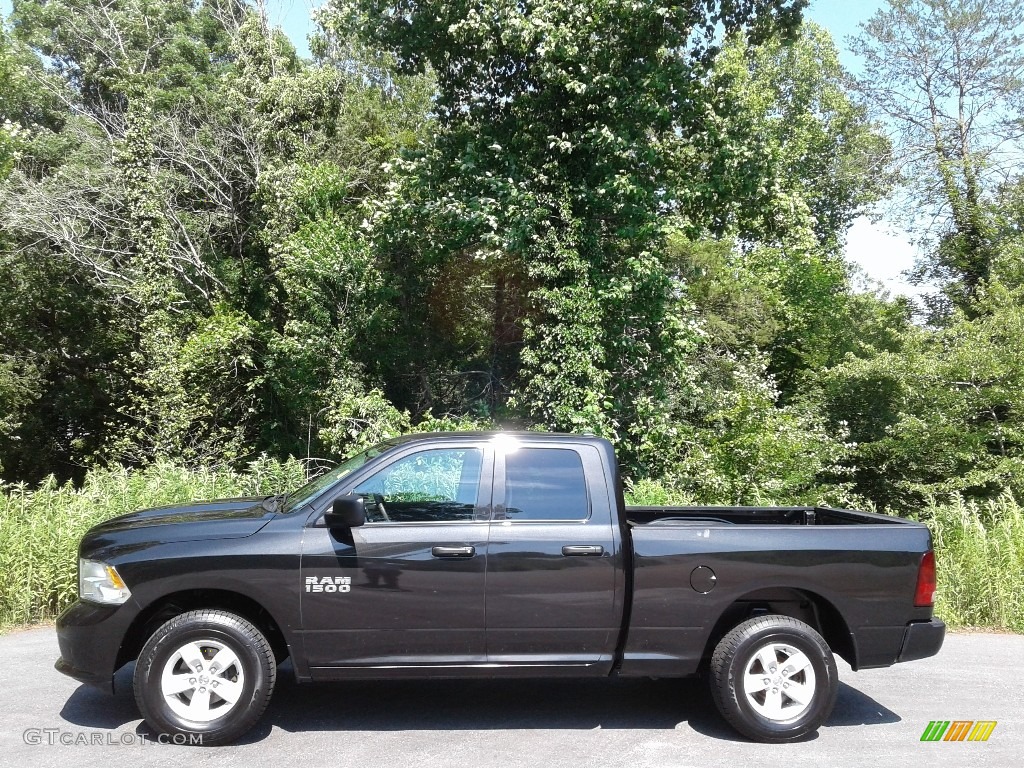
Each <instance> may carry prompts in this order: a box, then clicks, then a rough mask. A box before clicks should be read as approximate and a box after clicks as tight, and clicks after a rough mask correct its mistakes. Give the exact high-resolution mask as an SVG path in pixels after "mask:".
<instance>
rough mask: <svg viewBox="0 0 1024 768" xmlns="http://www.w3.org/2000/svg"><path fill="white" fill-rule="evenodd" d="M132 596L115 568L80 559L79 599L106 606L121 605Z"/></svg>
mask: <svg viewBox="0 0 1024 768" xmlns="http://www.w3.org/2000/svg"><path fill="white" fill-rule="evenodd" d="M131 596H132V593H131V590H130V589H128V587H127V585H126V584H125V583H124V581H123V580H122V579H121V576H120V575H119V574H118V572H117V569H115V568H114V566H112V565H107V564H106V563H100V562H97V561H96V560H85V559H84V558H82V559H79V561H78V597H79V598H81V599H82V600H89V601H91V602H93V603H103V604H104V605H121V603H123V602H124V601H125V600H127V599H128V598H129V597H131Z"/></svg>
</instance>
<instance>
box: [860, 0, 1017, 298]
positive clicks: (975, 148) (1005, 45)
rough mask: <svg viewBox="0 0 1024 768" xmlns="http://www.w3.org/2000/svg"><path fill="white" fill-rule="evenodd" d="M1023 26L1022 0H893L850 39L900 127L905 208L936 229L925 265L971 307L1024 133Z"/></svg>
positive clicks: (881, 104)
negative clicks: (1000, 191)
mask: <svg viewBox="0 0 1024 768" xmlns="http://www.w3.org/2000/svg"><path fill="white" fill-rule="evenodd" d="M1022 35H1024V7H1022V6H1021V4H1020V3H1018V2H1014V0H890V2H889V4H888V7H886V8H882V9H880V10H879V11H877V12H876V13H875V15H874V16H873V17H872V18H871V19H870V20H869V21H868V22H867V23H866V24H865V25H863V32H862V34H861V35H860V36H859V37H857V38H855V39H854V40H853V45H854V51H855V52H856V53H858V54H859V55H860V56H861V57H862V58H863V59H864V72H863V74H862V75H861V77H860V78H859V79H858V81H857V87H858V89H859V90H860V91H861V92H862V93H863V94H864V95H865V97H866V98H867V99H868V100H869V101H870V103H871V105H872V106H873V108H874V109H875V110H877V111H878V113H879V114H880V115H882V116H883V117H884V118H885V119H886V120H887V121H888V123H889V124H890V125H891V127H892V133H893V144H894V148H895V155H896V165H897V167H898V168H899V169H900V172H901V177H902V182H903V191H904V194H905V198H906V200H907V202H908V207H909V213H908V215H907V220H908V222H909V223H910V224H911V225H917V226H918V227H919V228H920V227H921V226H922V225H923V226H924V227H925V232H926V233H927V234H930V235H931V238H932V247H931V248H929V249H928V251H927V253H926V255H925V257H924V259H923V260H922V261H921V263H920V265H919V268H918V277H919V279H921V280H936V281H938V282H939V283H940V284H941V285H942V286H944V292H945V295H946V297H947V299H948V302H951V305H952V306H955V307H959V308H960V309H963V310H965V311H968V312H970V311H974V309H973V305H972V303H971V302H972V300H973V299H974V298H975V296H976V295H977V293H978V291H979V289H980V287H981V286H982V285H983V284H984V282H985V281H986V280H987V279H988V278H989V276H990V274H991V267H992V261H993V259H994V258H995V254H996V252H997V251H996V248H995V246H994V243H993V234H994V233H993V222H992V221H991V216H990V209H989V206H990V204H991V202H992V200H993V192H994V191H995V189H996V188H997V186H998V185H999V184H1000V183H1001V182H1002V181H1003V180H1004V179H1005V178H1006V175H1007V174H1008V173H1012V172H1013V171H1014V170H1015V167H1016V165H1017V153H1019V151H1020V146H1019V142H1020V139H1021V138H1022V137H1024V121H1022V119H1021V118H1022V112H1021V100H1020V99H1021V94H1022V93H1024V46H1022V43H1024V36H1022ZM937 309H938V310H939V314H940V315H941V314H942V313H944V312H948V307H947V308H946V309H942V307H941V306H939V307H937Z"/></svg>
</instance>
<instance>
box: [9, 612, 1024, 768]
mask: <svg viewBox="0 0 1024 768" xmlns="http://www.w3.org/2000/svg"><path fill="white" fill-rule="evenodd" d="M57 655H58V653H57V641H56V638H55V635H54V631H53V628H52V627H43V628H37V629H29V630H22V631H15V632H12V633H9V634H7V635H3V636H0V659H2V660H3V666H2V669H3V670H4V671H5V672H6V674H7V679H6V681H5V682H4V684H3V685H0V765H2V766H12V767H13V766H17V767H18V768H49V767H50V766H59V767H60V768H71V767H73V768H80V766H102V767H103V768H115V767H117V766H132V767H133V768H135V767H139V768H144V767H145V766H163V765H189V766H206V765H209V766H218V767H219V766H225V765H244V766H246V767H247V768H260V767H261V766H271V767H272V768H309V767H310V766H332V767H336V768H349V767H351V768H378V767H383V766H389V767H390V766H416V767H417V768H420V767H422V768H426V767H428V766H429V767H430V768H434V767H435V766H438V767H440V766H465V767H467V768H494V767H496V766H531V767H532V766H545V767H546V766H588V767H589V766H594V767H597V766H628V767H629V768H645V767H646V766H651V767H652V768H670V767H671V768H675V767H676V766H678V767H679V768H682V767H683V766H713V765H728V766H733V767H736V766H739V767H740V768H745V767H746V766H749V765H760V766H777V765H785V766H787V767H788V766H815V768H817V767H818V766H824V767H826V768H831V767H832V766H847V765H848V766H869V767H870V768H883V766H884V768H889V767H890V766H893V767H895V766H899V768H904V766H918V765H920V766H942V765H951V766H969V767H970V768H975V767H976V766H1019V765H1021V764H1022V762H1024V674H1022V672H1021V669H1022V665H1024V636H1021V635H1002V634H952V635H949V636H947V638H946V644H945V646H944V647H943V650H942V651H941V653H940V654H939V655H938V656H936V657H934V658H931V659H925V660H922V661H916V662H912V663H909V664H898V665H896V666H894V667H891V668H889V669H879V670H867V671H863V672H857V673H854V672H851V670H850V668H849V667H848V666H847V665H846V664H845V663H843V662H842V661H839V674H840V680H841V681H842V683H841V686H840V691H839V700H838V703H837V704H836V708H835V711H834V712H833V714H832V716H831V718H830V719H829V721H828V722H827V723H826V725H825V726H824V727H822V728H821V729H820V730H819V731H818V733H817V734H816V735H814V736H813V737H811V738H808V739H806V740H804V741H802V742H799V743H794V744H781V745H767V744H754V743H751V742H748V741H745V740H744V739H742V738H741V737H740V736H738V735H736V734H735V733H734V732H733V731H732V730H731V729H730V728H729V727H728V726H727V725H726V724H725V723H724V721H722V719H721V718H720V717H719V715H718V713H717V712H716V711H715V708H714V704H713V703H712V701H711V697H710V695H709V694H708V691H707V687H706V684H705V683H704V682H702V681H698V680H691V681H683V680H585V681H572V680H568V681H566V680H554V681H552V680H539V681H484V680H473V681H454V680H448V681H442V680H432V681H417V682H386V683H371V682H357V683H340V684H332V685H327V684H322V685H301V686H300V685H296V684H295V682H294V679H290V668H289V666H288V665H287V663H286V665H285V666H284V667H283V668H282V669H281V672H280V674H279V676H278V688H277V691H276V692H275V694H274V699H273V701H272V702H271V704H270V707H269V708H268V710H267V712H266V714H265V715H264V717H263V719H262V720H261V721H260V723H259V724H257V726H256V728H255V729H254V730H253V731H251V732H250V733H249V734H248V735H247V736H246V737H244V738H243V740H242V741H241V742H239V743H237V744H235V745H232V746H227V747H195V746H175V745H166V744H159V743H156V741H155V737H153V736H152V735H151V733H150V731H149V730H148V729H147V728H146V726H145V725H144V724H143V723H142V722H141V719H140V717H139V714H138V711H137V710H136V707H135V701H134V699H133V698H132V694H131V674H132V667H131V666H129V667H126V668H125V669H123V670H121V672H119V673H118V675H117V680H116V682H117V686H118V689H119V691H118V693H117V694H116V695H115V696H113V697H111V696H108V695H106V694H103V693H101V692H100V691H97V690H94V689H92V688H89V687H87V686H83V685H79V684H78V683H76V682H75V681H74V680H71V679H69V678H67V677H64V676H63V675H61V674H59V673H58V672H56V671H55V670H54V669H53V662H54V660H55V659H56V657H57ZM932 720H943V721H945V720H949V721H956V720H973V721H979V720H987V721H996V722H997V725H996V726H995V729H994V730H993V731H992V733H991V736H990V737H989V739H988V741H985V742H980V741H974V742H970V741H963V742H948V741H938V742H922V741H921V736H922V734H923V733H924V731H925V728H926V727H927V726H928V723H929V721H932Z"/></svg>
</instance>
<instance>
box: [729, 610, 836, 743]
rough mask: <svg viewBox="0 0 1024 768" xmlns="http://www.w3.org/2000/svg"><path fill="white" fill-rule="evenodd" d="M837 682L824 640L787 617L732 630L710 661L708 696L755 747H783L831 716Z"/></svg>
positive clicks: (760, 618) (751, 622)
mask: <svg viewBox="0 0 1024 768" xmlns="http://www.w3.org/2000/svg"><path fill="white" fill-rule="evenodd" d="M838 692H839V676H838V672H837V670H836V663H835V659H834V658H833V657H832V651H831V650H830V649H829V647H828V644H827V643H826V642H825V640H824V638H822V636H821V635H819V634H818V633H817V632H815V631H814V629H813V628H811V627H810V626H808V625H807V624H805V623H804V622H802V621H798V620H796V619H793V618H790V617H789V616H774V615H769V616H758V617H755V618H753V619H748V620H747V621H744V622H743V623H742V624H740V625H738V626H737V627H735V628H734V629H733V630H732V631H730V632H729V633H728V634H727V635H726V636H725V637H723V638H722V640H721V642H719V643H718V646H717V647H716V648H715V652H714V655H713V656H712V657H711V695H712V698H714V700H715V705H716V706H717V707H718V710H719V711H720V712H721V713H722V716H723V717H724V718H725V719H726V720H728V721H729V724H730V725H732V727H733V728H735V729H736V730H737V731H739V732H740V733H742V734H743V735H744V736H746V737H747V738H750V739H753V740H754V741H764V742H783V741H792V740H794V739H798V738H800V737H801V736H805V735H806V734H808V733H812V732H813V731H815V730H817V729H818V726H820V725H821V724H822V723H823V722H825V719H826V718H827V717H828V716H829V714H831V712H832V707H833V706H834V705H835V701H836V695H837V694H838Z"/></svg>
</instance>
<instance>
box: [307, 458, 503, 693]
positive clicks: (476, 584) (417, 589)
mask: <svg viewBox="0 0 1024 768" xmlns="http://www.w3.org/2000/svg"><path fill="white" fill-rule="evenodd" d="M486 454H487V452H486V451H485V448H484V447H483V446H481V445H479V444H477V445H472V444H467V445H465V446H458V445H455V446H452V445H449V446H445V447H438V448H430V449H420V450H414V449H413V450H411V451H410V452H406V453H403V454H399V455H397V456H396V457H395V458H394V459H393V460H392V461H391V462H389V463H388V464H386V465H385V466H383V467H381V468H380V469H378V470H377V471H376V472H374V473H373V474H372V475H371V476H369V477H366V478H362V479H360V480H358V481H357V485H356V486H355V487H354V488H346V489H343V492H354V493H357V494H359V495H361V496H363V497H364V499H365V500H366V509H367V522H366V524H365V525H363V526H360V527H356V528H352V529H350V530H349V529H343V530H329V529H327V528H322V527H317V526H316V524H315V522H314V524H313V525H311V526H310V527H307V528H306V530H305V535H304V538H303V555H302V581H303V592H302V624H303V637H304V643H305V650H306V656H307V658H308V660H309V665H310V668H311V673H312V675H313V677H314V678H315V679H327V678H330V677H345V676H349V675H351V674H354V673H355V668H357V667H361V668H369V669H368V670H367V673H369V674H372V673H373V669H374V668H376V669H378V670H380V671H381V674H386V671H385V670H386V668H389V667H391V668H394V667H401V668H404V672H405V673H408V672H409V671H410V669H413V668H416V667H424V668H429V667H436V666H437V665H463V664H473V663H481V662H483V661H485V660H486V645H485V634H484V630H485V622H484V579H485V574H486V567H487V565H486V564H487V528H488V523H487V519H488V516H489V514H490V498H489V497H490V482H489V465H488V472H487V473H486V474H487V478H488V481H487V482H481V478H482V477H483V476H484V475H485V472H484V468H485V467H484V465H485V461H484V460H485V457H486V456H485V455H486Z"/></svg>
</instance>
